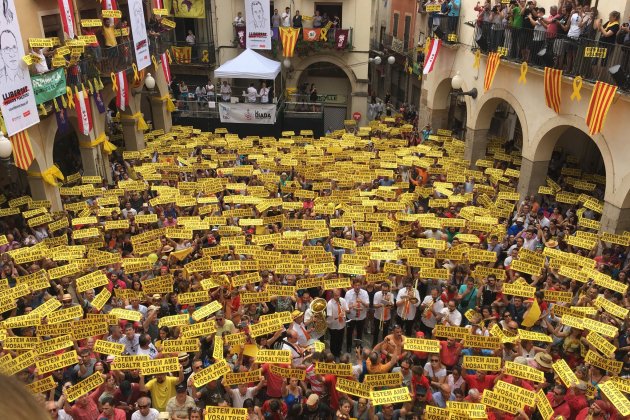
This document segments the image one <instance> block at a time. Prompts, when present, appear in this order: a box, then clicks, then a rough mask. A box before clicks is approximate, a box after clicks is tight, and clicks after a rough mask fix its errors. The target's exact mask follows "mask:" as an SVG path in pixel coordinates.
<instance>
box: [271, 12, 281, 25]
mask: <svg viewBox="0 0 630 420" xmlns="http://www.w3.org/2000/svg"><path fill="white" fill-rule="evenodd" d="M281 22H282V18H281V17H280V14H279V13H278V9H273V15H272V16H271V27H272V28H279V27H280V23H281Z"/></svg>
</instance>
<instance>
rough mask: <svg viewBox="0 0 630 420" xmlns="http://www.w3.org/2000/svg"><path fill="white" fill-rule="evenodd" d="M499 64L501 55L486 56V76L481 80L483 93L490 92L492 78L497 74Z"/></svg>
mask: <svg viewBox="0 0 630 420" xmlns="http://www.w3.org/2000/svg"><path fill="white" fill-rule="evenodd" d="M499 63H501V55H500V54H499V53H490V54H489V55H488V63H487V64H486V75H485V77H484V79H483V88H484V90H485V91H488V90H490V88H491V87H492V82H493V81H494V76H496V74H497V69H498V68H499Z"/></svg>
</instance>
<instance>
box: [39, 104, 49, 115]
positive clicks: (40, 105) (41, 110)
mask: <svg viewBox="0 0 630 420" xmlns="http://www.w3.org/2000/svg"><path fill="white" fill-rule="evenodd" d="M39 115H42V116H46V115H48V112H46V108H45V107H44V104H39Z"/></svg>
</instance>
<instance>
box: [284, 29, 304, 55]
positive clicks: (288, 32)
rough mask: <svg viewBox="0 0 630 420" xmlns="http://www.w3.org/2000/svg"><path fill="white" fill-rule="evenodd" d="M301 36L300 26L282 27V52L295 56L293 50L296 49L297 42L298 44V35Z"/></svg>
mask: <svg viewBox="0 0 630 420" xmlns="http://www.w3.org/2000/svg"><path fill="white" fill-rule="evenodd" d="M299 36H300V28H288V27H284V26H283V27H281V28H280V40H281V41H282V54H283V55H284V56H285V57H293V51H294V50H295V44H297V40H298V37H299Z"/></svg>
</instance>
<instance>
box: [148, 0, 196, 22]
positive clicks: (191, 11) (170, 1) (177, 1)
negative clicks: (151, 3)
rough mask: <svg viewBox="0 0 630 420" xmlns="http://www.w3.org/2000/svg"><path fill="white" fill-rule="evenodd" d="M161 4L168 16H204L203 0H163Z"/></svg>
mask: <svg viewBox="0 0 630 420" xmlns="http://www.w3.org/2000/svg"><path fill="white" fill-rule="evenodd" d="M163 4H164V8H165V9H166V10H168V14H169V15H170V16H175V17H179V18H197V19H203V18H205V17H206V5H205V0H163ZM158 9H161V8H158Z"/></svg>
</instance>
